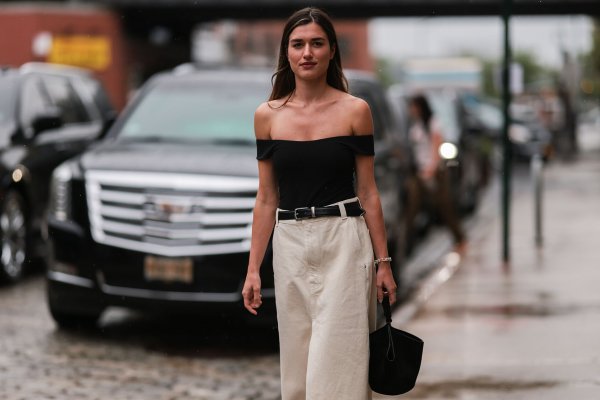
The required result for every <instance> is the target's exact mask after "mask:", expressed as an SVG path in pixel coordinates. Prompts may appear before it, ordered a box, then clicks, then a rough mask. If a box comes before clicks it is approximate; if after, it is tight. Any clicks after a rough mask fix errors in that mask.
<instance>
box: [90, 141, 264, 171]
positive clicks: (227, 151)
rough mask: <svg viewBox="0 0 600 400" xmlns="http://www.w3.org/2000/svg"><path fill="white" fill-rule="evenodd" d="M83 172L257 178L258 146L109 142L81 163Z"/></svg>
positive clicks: (102, 144) (91, 151)
mask: <svg viewBox="0 0 600 400" xmlns="http://www.w3.org/2000/svg"><path fill="white" fill-rule="evenodd" d="M79 164H80V167H81V168H82V169H83V170H112V171H145V172H177V173H188V174H211V175H227V176H250V177H257V176H258V166H257V161H256V145H254V144H235V145H234V144H207V143H202V144H196V143H163V142H161V143H135V142H119V141H107V142H104V143H101V144H100V145H98V146H96V147H94V148H92V149H90V150H88V151H87V152H86V153H84V154H83V155H82V156H81V158H80V160H79Z"/></svg>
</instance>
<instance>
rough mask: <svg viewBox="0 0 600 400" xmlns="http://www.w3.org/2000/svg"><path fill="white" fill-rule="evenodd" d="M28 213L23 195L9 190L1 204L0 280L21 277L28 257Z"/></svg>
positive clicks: (7, 280)
mask: <svg viewBox="0 0 600 400" xmlns="http://www.w3.org/2000/svg"><path fill="white" fill-rule="evenodd" d="M27 234H28V232H27V214H26V212H25V202H24V201H23V197H21V195H20V194H19V193H17V192H16V191H14V190H9V191H8V192H7V193H6V195H5V196H4V199H3V200H2V203H1V206H0V238H1V240H0V245H1V247H0V280H3V281H5V282H15V281H17V280H19V278H21V276H22V275H23V271H24V268H25V260H26V259H27Z"/></svg>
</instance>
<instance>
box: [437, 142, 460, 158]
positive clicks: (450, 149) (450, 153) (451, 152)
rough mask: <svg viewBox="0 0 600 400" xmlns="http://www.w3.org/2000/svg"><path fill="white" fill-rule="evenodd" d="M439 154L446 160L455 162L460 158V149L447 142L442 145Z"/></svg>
mask: <svg viewBox="0 0 600 400" xmlns="http://www.w3.org/2000/svg"><path fill="white" fill-rule="evenodd" d="M438 152H439V153H440V157H442V158H443V159H444V160H454V159H455V158H456V157H457V156H458V147H456V145H455V144H454V143H450V142H445V143H442V144H441V145H440V148H439V149H438Z"/></svg>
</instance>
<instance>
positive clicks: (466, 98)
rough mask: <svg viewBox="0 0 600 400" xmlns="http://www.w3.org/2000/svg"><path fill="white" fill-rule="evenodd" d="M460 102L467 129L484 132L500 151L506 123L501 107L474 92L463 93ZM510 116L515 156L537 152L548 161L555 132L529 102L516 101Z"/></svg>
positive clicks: (522, 158)
mask: <svg viewBox="0 0 600 400" xmlns="http://www.w3.org/2000/svg"><path fill="white" fill-rule="evenodd" d="M461 102H462V106H463V112H464V116H465V121H466V122H465V123H466V125H467V126H468V129H470V130H471V131H475V132H481V133H483V134H484V135H485V137H488V138H490V140H492V141H493V142H495V143H496V145H497V146H496V150H497V151H499V149H500V146H501V143H502V126H503V125H502V124H503V115H502V110H501V109H500V106H499V105H497V104H495V103H494V102H493V101H491V100H485V99H481V98H479V97H478V96H475V95H463V96H461ZM511 118H512V120H511V124H510V126H509V130H508V134H509V139H510V142H511V147H512V154H513V156H514V158H515V159H516V160H529V159H530V158H531V157H532V156H533V155H534V154H539V155H540V156H542V158H543V159H545V160H547V159H548V158H550V156H551V154H552V152H553V149H552V134H551V133H550V131H548V129H546V128H545V127H544V125H543V124H542V123H541V121H540V119H539V117H538V116H537V115H536V113H535V111H534V109H533V108H532V107H531V106H529V105H526V104H517V103H515V104H513V105H512V106H511ZM499 157H501V156H500V155H498V156H497V157H496V158H499Z"/></svg>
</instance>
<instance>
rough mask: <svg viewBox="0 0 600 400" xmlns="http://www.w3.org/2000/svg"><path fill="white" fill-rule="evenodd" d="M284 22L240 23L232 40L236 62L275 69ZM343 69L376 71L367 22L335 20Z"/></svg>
mask: <svg viewBox="0 0 600 400" xmlns="http://www.w3.org/2000/svg"><path fill="white" fill-rule="evenodd" d="M283 26H284V22H283V21H257V22H240V23H239V24H238V29H237V33H236V35H235V36H234V40H233V55H234V58H235V59H236V61H238V62H241V63H250V64H257V65H265V64H266V65H270V66H274V65H275V63H276V62H277V55H278V51H279V42H280V40H281V34H282V32H283ZM335 30H336V34H337V37H338V42H339V44H340V50H341V56H342V66H343V67H344V68H352V69H359V70H365V71H373V70H374V69H375V61H374V60H373V57H372V56H371V54H370V52H369V33H368V25H367V22H366V21H343V20H342V21H335Z"/></svg>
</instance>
